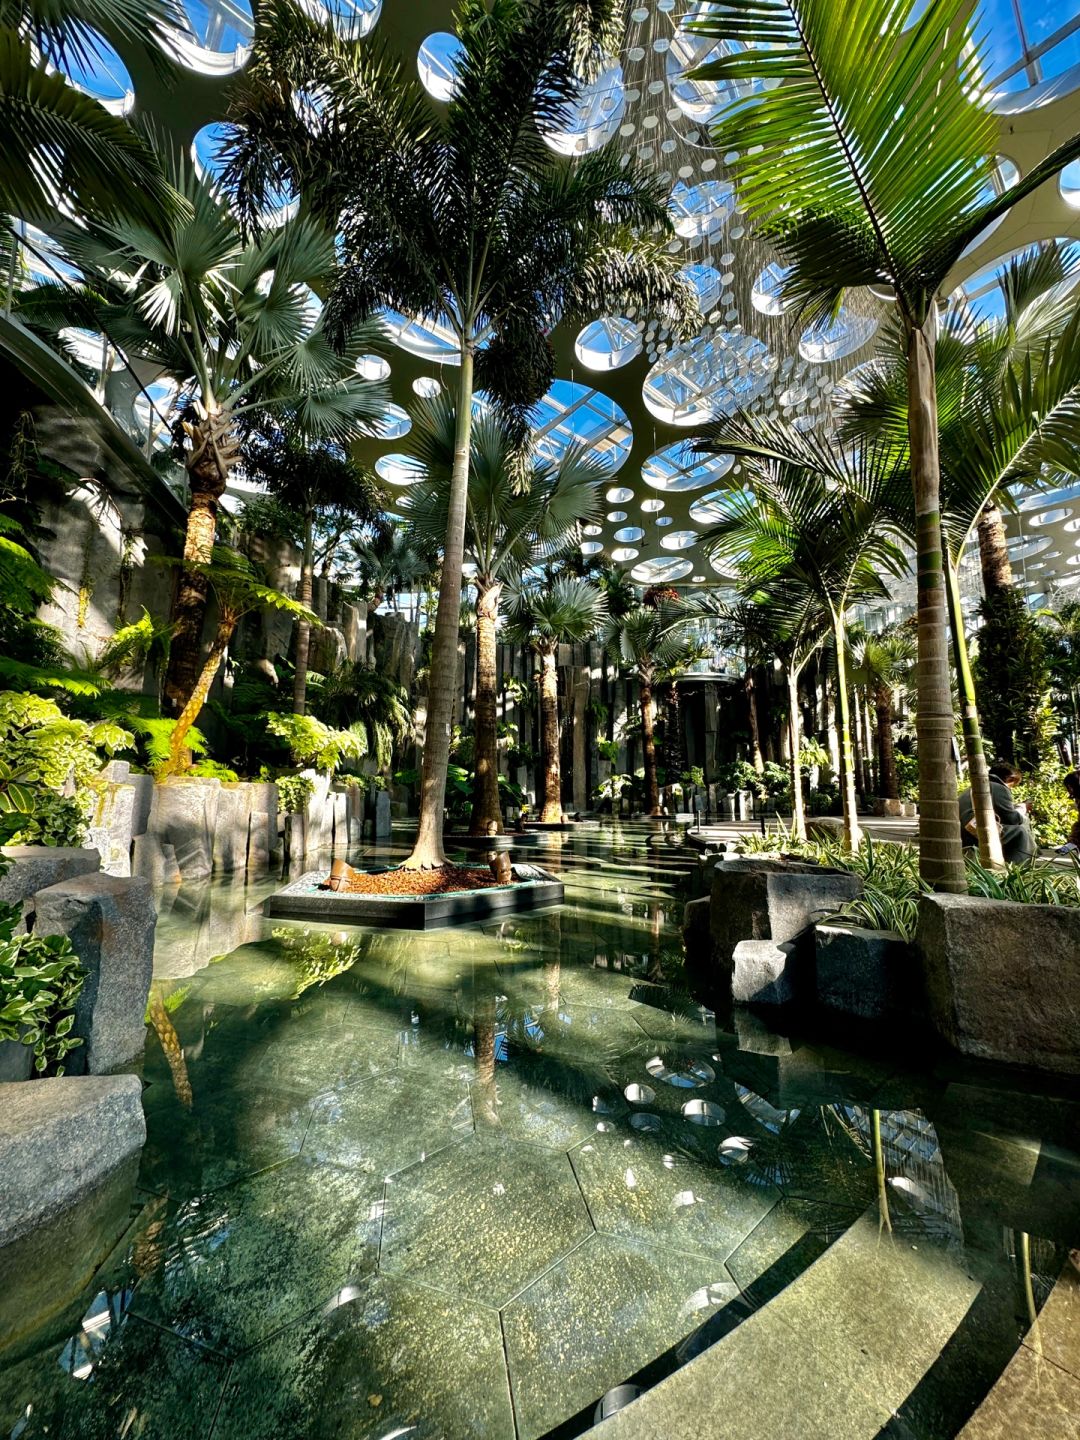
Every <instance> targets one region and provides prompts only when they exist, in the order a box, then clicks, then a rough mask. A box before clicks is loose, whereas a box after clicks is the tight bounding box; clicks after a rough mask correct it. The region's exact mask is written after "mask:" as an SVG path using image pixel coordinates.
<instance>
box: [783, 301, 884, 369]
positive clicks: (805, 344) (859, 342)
mask: <svg viewBox="0 0 1080 1440" xmlns="http://www.w3.org/2000/svg"><path fill="white" fill-rule="evenodd" d="M877 328H878V320H877V316H876V315H853V314H852V313H851V311H850V310H848V309H847V308H846V307H842V308H841V310H840V313H839V315H837V317H836V319H835V320H834V321H833V322H832V323H831V324H830V325H827V326H825V327H824V328H820V327H818V326H814V327H813V328H811V329H809V330H804V331H803V333H802V337H801V339H800V340H799V354H800V355H801V356H802V358H803V359H804V360H808V361H810V363H811V364H812V365H827V364H829V363H830V362H831V361H833V360H844V359H846V358H847V356H849V355H854V354H855V352H856V350H861V349H862V348H863V346H864V345H866V344H868V343H869V342H870V340H872V339H873V337H874V335H875V333H876V331H877Z"/></svg>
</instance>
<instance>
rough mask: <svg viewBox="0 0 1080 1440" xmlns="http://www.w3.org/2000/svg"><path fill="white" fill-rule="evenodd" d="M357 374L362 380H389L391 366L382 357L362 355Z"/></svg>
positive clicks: (357, 364)
mask: <svg viewBox="0 0 1080 1440" xmlns="http://www.w3.org/2000/svg"><path fill="white" fill-rule="evenodd" d="M356 373H357V374H358V375H359V376H360V378H361V379H362V380H389V378H390V365H389V363H388V362H387V361H386V360H384V359H383V357H382V356H381V355H361V356H360V359H359V360H357V362H356Z"/></svg>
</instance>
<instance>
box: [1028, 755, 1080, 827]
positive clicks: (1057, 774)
mask: <svg viewBox="0 0 1080 1440" xmlns="http://www.w3.org/2000/svg"><path fill="white" fill-rule="evenodd" d="M1067 774H1068V767H1067V766H1065V765H1058V764H1056V763H1055V762H1054V761H1052V760H1051V761H1046V762H1044V763H1043V764H1042V765H1040V766H1039V768H1038V769H1037V770H1032V771H1031V772H1030V773H1029V774H1027V775H1025V776H1024V777H1023V778H1022V779H1021V781H1020V783H1019V784H1018V785H1016V786H1015V787H1014V788H1013V794H1014V795H1015V797H1016V799H1017V800H1022V801H1023V802H1024V804H1025V805H1026V806H1027V807H1028V815H1029V816H1030V818H1031V832H1032V834H1033V835H1034V836H1035V839H1036V840H1037V841H1038V843H1039V844H1040V845H1046V846H1058V845H1064V844H1065V842H1066V840H1068V838H1069V832H1070V830H1071V829H1072V825H1073V822H1074V821H1075V819H1076V810H1075V807H1074V805H1073V802H1072V801H1071V800H1070V799H1069V797H1068V795H1067V794H1066V793H1065V787H1064V779H1065V776H1066V775H1067Z"/></svg>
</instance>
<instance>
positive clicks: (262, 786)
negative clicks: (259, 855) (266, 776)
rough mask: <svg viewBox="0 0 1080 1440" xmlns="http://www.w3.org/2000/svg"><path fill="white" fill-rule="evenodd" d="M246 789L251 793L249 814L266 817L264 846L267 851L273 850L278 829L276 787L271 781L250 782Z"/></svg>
mask: <svg viewBox="0 0 1080 1440" xmlns="http://www.w3.org/2000/svg"><path fill="white" fill-rule="evenodd" d="M248 789H249V790H250V791H251V814H252V816H253V817H254V816H255V815H257V814H259V815H265V816H266V845H267V848H268V849H269V850H275V849H276V848H277V837H278V828H279V827H278V793H277V786H276V785H275V784H274V782H273V781H272V780H252V781H251V783H250V784H249V785H248ZM252 823H253V824H254V820H253V821H252Z"/></svg>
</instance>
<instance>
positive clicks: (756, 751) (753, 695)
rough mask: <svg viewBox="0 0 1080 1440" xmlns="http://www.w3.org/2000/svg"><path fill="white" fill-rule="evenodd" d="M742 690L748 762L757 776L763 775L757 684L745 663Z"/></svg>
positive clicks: (763, 759)
mask: <svg viewBox="0 0 1080 1440" xmlns="http://www.w3.org/2000/svg"><path fill="white" fill-rule="evenodd" d="M743 690H744V692H745V694H746V709H747V713H748V715H749V716H750V761H751V764H752V765H753V767H754V769H755V771H756V772H757V773H758V774H759V775H764V774H765V756H764V755H763V754H762V753H761V726H760V724H759V723H758V708H757V684H756V683H755V681H754V672H753V670H752V668H751V667H750V664H749V662H747V666H746V673H745V674H744V676H743Z"/></svg>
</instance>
